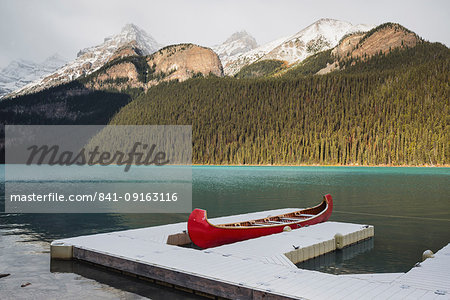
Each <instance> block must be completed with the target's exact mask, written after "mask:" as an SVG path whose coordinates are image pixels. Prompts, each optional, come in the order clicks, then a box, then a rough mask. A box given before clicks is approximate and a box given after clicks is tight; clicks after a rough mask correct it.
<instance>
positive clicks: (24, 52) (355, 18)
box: [0, 0, 450, 67]
mask: <svg viewBox="0 0 450 300" xmlns="http://www.w3.org/2000/svg"><path fill="white" fill-rule="evenodd" d="M325 17H326V18H334V19H338V20H345V21H349V22H351V23H353V24H358V23H366V24H377V25H378V24H380V23H384V22H388V21H392V22H398V23H400V24H402V25H404V26H405V27H407V28H409V29H410V30H412V31H414V32H416V33H417V34H419V35H420V36H422V37H423V38H424V39H426V40H429V41H438V42H442V43H444V44H446V45H447V46H448V45H450V34H449V28H450V1H448V0H443V1H417V0H410V1H393V0H389V1H386V0H376V1H361V0H360V1H348V0H339V1H336V0H328V1H320V0H312V1H309V0H308V1H307V0H297V1H295V0H273V1H267V0H259V1H258V0H248V1H247V0H240V1H239V0H226V1H225V0H223V1H219V0H217V1H214V0H190V1H188V0H186V1H179V0H175V1H173V0H169V1H161V0H160V1H153V0H148V1H135V0H128V1H117V0H113V1H111V0H109V1H107V0H105V1H95V0H76V1H75V0H74V1H57V0H54V1H50V0H42V1H25V0H1V1H0V36H1V44H0V67H4V66H5V65H7V64H8V63H9V62H10V61H11V60H13V59H18V58H23V59H29V60H34V61H41V60H44V59H45V58H46V57H48V56H50V55H52V54H53V53H59V54H61V55H62V56H64V57H66V58H68V59H73V58H74V57H75V56H76V53H77V52H78V50H79V49H82V48H85V47H89V46H93V45H97V44H100V43H102V42H103V38H104V37H105V36H108V35H112V34H115V33H117V32H119V31H120V29H121V28H122V26H123V25H124V24H125V23H134V24H136V25H138V26H139V27H141V28H143V29H144V30H145V31H147V32H148V33H149V34H150V35H152V36H153V37H154V38H155V39H156V40H157V41H158V42H159V43H162V44H174V43H180V42H193V43H197V44H200V45H205V46H212V45H215V44H219V43H221V42H223V41H224V40H225V39H226V38H227V37H228V36H229V35H231V34H232V33H233V32H235V31H237V30H242V29H245V30H246V31H247V32H249V33H250V34H252V35H253V36H254V37H255V38H256V40H257V42H258V43H259V44H263V43H266V42H268V41H271V40H274V39H277V38H280V37H283V36H286V35H290V34H293V33H296V32H297V31H299V30H301V29H302V28H304V27H306V26H307V25H309V24H311V23H313V22H314V21H316V20H318V19H320V18H325Z"/></svg>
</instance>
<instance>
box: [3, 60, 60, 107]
mask: <svg viewBox="0 0 450 300" xmlns="http://www.w3.org/2000/svg"><path fill="white" fill-rule="evenodd" d="M66 63H67V60H66V59H65V58H63V57H61V56H60V55H59V54H53V55H52V56H50V57H48V58H46V59H45V60H44V61H43V62H41V63H36V62H33V61H28V60H22V59H21V60H14V61H12V62H11V63H9V65H8V66H6V67H5V68H3V69H2V70H0V98H1V97H3V96H4V95H6V94H8V93H11V92H13V91H15V90H17V89H20V88H22V87H24V86H25V85H27V84H29V83H31V82H34V81H36V80H38V79H40V78H43V77H44V76H46V75H48V74H50V73H52V72H54V71H56V70H57V69H58V68H60V67H62V66H63V65H65V64H66Z"/></svg>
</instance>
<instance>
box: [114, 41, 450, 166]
mask: <svg viewBox="0 0 450 300" xmlns="http://www.w3.org/2000/svg"><path fill="white" fill-rule="evenodd" d="M391 55H392V56H391ZM319 57H320V55H319ZM373 60H374V61H373V62H372V61H371V60H369V61H368V62H358V63H356V64H355V65H353V66H348V67H347V68H346V71H345V72H333V73H331V74H329V75H323V76H312V75H304V72H301V71H299V70H298V72H297V74H293V73H291V74H289V75H288V76H281V77H277V78H260V79H234V78H196V79H191V80H188V81H186V82H183V83H175V82H173V83H163V84H160V85H158V86H155V87H153V88H151V89H149V90H148V91H147V92H146V93H143V94H141V95H140V96H138V97H137V98H136V99H135V100H134V101H132V102H130V103H129V104H128V105H126V106H125V107H124V108H123V109H122V110H121V111H120V112H119V113H118V114H117V115H115V116H114V118H113V119H112V121H111V124H192V125H193V162H194V163H200V164H201V163H203V164H281V165H284V164H342V165H349V164H358V165H384V164H386V165H424V164H428V165H437V164H439V165H444V164H448V157H449V141H450V139H449V129H450V127H449V92H450V89H449V70H450V69H449V67H450V54H449V50H448V48H446V47H445V46H442V45H439V44H429V43H426V44H425V45H424V46H421V47H419V48H417V47H416V48H411V49H406V50H402V51H396V52H393V53H392V54H388V55H380V56H376V57H374V58H373ZM321 61H323V57H321ZM307 66H308V68H311V67H310V65H308V64H307ZM294 75H296V76H294Z"/></svg>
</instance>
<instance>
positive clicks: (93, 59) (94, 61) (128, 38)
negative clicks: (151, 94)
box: [10, 24, 162, 96]
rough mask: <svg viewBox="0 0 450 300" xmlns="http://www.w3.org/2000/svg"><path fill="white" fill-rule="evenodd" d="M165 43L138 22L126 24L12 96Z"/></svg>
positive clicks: (141, 53)
mask: <svg viewBox="0 0 450 300" xmlns="http://www.w3.org/2000/svg"><path fill="white" fill-rule="evenodd" d="M161 47H162V45H160V44H159V43H157V42H156V41H155V39H154V38H153V37H152V36H150V35H149V34H147V33H146V32H145V31H144V30H142V29H141V28H139V27H137V26H136V25H134V24H126V25H125V26H124V27H123V28H122V30H121V32H120V33H119V34H116V35H114V36H111V37H107V38H105V39H104V42H103V43H102V44H100V45H98V46H93V47H89V48H85V49H82V50H80V51H79V52H78V54H77V58H76V59H75V60H74V61H71V62H69V63H67V64H66V65H65V66H63V67H62V68H59V69H58V70H56V71H55V72H53V73H52V74H50V75H48V76H46V77H44V78H42V79H40V80H37V81H34V82H32V83H30V84H27V85H26V86H24V87H22V88H21V89H19V90H17V91H15V92H13V93H11V94H10V96H18V95H23V94H28V93H33V92H37V91H40V90H43V89H46V88H49V87H52V86H56V85H59V84H61V83H65V82H68V81H71V80H74V79H76V78H78V77H80V76H82V75H88V74H90V73H92V72H95V71H96V70H98V69H99V68H100V67H102V66H103V65H104V64H105V63H107V62H108V61H110V60H111V59H114V58H117V57H123V56H128V55H136V54H139V55H149V54H151V53H153V52H156V51H157V50H158V49H160V48H161Z"/></svg>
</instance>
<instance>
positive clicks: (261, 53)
mask: <svg viewBox="0 0 450 300" xmlns="http://www.w3.org/2000/svg"><path fill="white" fill-rule="evenodd" d="M374 27H375V26H374V25H365V24H358V25H352V24H351V23H349V22H345V21H339V20H334V19H320V20H318V21H316V22H314V23H313V24H311V25H309V26H308V27H306V28H304V29H302V30H301V31H299V32H297V33H296V34H294V35H292V36H289V37H286V38H281V39H278V40H275V41H272V42H270V43H267V44H265V45H262V46H260V47H258V48H256V49H253V50H251V51H248V52H246V53H242V54H240V55H238V56H237V57H235V58H233V59H232V60H229V61H228V64H226V65H225V64H224V72H225V74H226V75H234V74H236V73H237V72H239V70H240V69H241V68H242V67H243V66H245V65H248V64H251V63H253V62H255V61H257V60H265V59H278V60H283V61H286V62H287V63H289V64H292V63H296V62H300V61H302V60H304V59H305V58H307V57H308V56H310V55H313V54H315V53H317V52H320V51H324V50H327V49H330V48H333V47H335V46H336V45H337V44H338V42H339V40H340V39H341V38H342V37H343V36H344V35H346V34H349V33H354V32H360V31H362V32H364V31H369V30H370V29H372V28H374Z"/></svg>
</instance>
